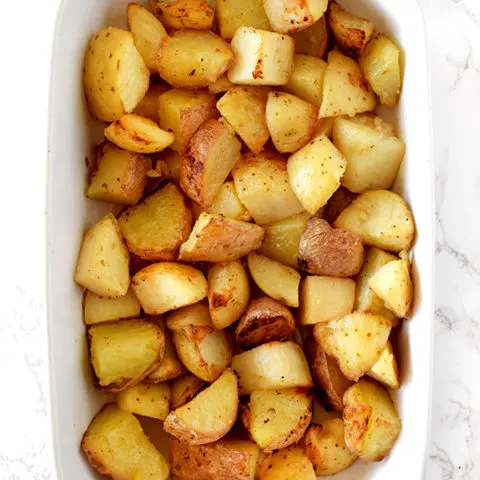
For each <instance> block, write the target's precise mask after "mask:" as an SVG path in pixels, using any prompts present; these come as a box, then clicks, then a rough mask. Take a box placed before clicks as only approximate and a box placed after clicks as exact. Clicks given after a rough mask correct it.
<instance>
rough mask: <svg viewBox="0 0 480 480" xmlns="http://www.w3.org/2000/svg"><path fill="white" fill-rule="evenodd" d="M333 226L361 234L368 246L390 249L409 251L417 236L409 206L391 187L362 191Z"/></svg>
mask: <svg viewBox="0 0 480 480" xmlns="http://www.w3.org/2000/svg"><path fill="white" fill-rule="evenodd" d="M334 226H335V227H338V228H346V229H347V230H350V231H351V232H354V233H356V234H358V235H360V236H361V237H362V241H363V243H364V244H365V245H370V246H372V247H378V248H381V249H383V250H387V251H389V252H400V251H401V250H409V249H410V247H411V246H412V243H413V239H414V237H415V223H414V220H413V214H412V211H411V210H410V207H409V206H408V205H407V203H406V202H405V200H403V198H402V197H401V196H400V195H397V194H396V193H393V192H390V191H388V190H372V191H370V192H365V193H362V194H361V195H360V196H358V197H357V198H356V199H355V200H354V201H353V202H352V203H351V204H350V206H348V207H347V208H346V209H345V210H344V211H343V212H342V213H341V214H340V215H339V216H338V218H337V219H336V220H335V223H334Z"/></svg>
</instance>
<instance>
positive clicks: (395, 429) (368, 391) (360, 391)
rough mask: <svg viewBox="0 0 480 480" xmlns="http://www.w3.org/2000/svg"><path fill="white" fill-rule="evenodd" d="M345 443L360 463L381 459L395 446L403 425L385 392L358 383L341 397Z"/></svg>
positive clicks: (365, 382) (366, 382)
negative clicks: (361, 461)
mask: <svg viewBox="0 0 480 480" xmlns="http://www.w3.org/2000/svg"><path fill="white" fill-rule="evenodd" d="M343 404H344V405H345V409H344V411H343V420H344V422H345V442H346V443H347V445H348V446H349V448H350V449H352V450H353V451H354V452H356V453H357V454H358V455H359V457H360V458H361V459H362V460H365V461H369V462H378V461H380V460H383V458H385V456H386V455H387V454H388V452H389V451H390V450H391V449H392V447H393V445H394V444H395V442H396V440H397V438H398V435H399V434H400V431H401V429H402V422H401V420H400V417H399V416H398V413H397V410H396V409H395V405H394V404H393V402H392V399H391V398H390V395H389V394H388V391H387V390H386V389H385V388H383V387H382V386H380V385H379V384H378V383H375V382H373V381H371V380H363V379H362V380H360V381H359V382H358V383H356V384H355V385H352V386H351V387H350V388H349V389H348V390H347V391H346V392H345V395H344V396H343Z"/></svg>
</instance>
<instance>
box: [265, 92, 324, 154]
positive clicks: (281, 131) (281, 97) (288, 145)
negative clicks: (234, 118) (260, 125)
mask: <svg viewBox="0 0 480 480" xmlns="http://www.w3.org/2000/svg"><path fill="white" fill-rule="evenodd" d="M317 116H318V108H317V107H314V106H313V105H311V104H310V103H307V102H305V101H304V100H302V99H300V98H298V97H296V96H295V95H290V94H289V93H283V92H270V93H269V94H268V101H267V108H266V119H267V127H268V131H269V132H270V135H271V136H272V142H273V145H274V146H275V148H276V149H277V151H278V152H280V153H291V152H295V151H297V150H298V149H300V148H302V147H303V146H304V145H305V144H306V143H308V141H309V140H310V138H311V136H312V134H313V130H314V129H315V126H316V124H317Z"/></svg>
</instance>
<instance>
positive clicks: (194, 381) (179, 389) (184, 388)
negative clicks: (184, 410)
mask: <svg viewBox="0 0 480 480" xmlns="http://www.w3.org/2000/svg"><path fill="white" fill-rule="evenodd" d="M206 385H207V382H205V381H203V380H202V379H201V378H198V377H196V376H195V375H192V374H190V373H189V374H187V375H184V376H183V377H180V378H177V379H175V380H174V381H173V383H172V384H171V385H170V391H171V394H172V397H171V401H170V403H171V407H172V408H178V407H181V406H182V405H184V404H185V403H187V402H189V401H190V400H191V399H192V398H193V397H194V396H195V395H196V394H197V393H198V392H200V391H201V390H203V388H204V387H205V386H206Z"/></svg>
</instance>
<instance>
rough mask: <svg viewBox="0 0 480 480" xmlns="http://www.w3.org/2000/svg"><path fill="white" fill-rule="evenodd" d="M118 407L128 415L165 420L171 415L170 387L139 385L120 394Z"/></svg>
mask: <svg viewBox="0 0 480 480" xmlns="http://www.w3.org/2000/svg"><path fill="white" fill-rule="evenodd" d="M117 405H118V406H119V407H120V408H121V409H122V410H123V411H125V412H128V413H135V414H136V415H142V416H144V417H150V418H157V419H158V420H165V419H166V418H167V415H168V414H169V413H170V387H169V386H168V385H167V384H166V383H163V384H161V385H146V384H144V383H138V384H137V385H135V386H133V387H130V388H127V389H126V390H123V391H122V392H120V393H119V394H118V396H117Z"/></svg>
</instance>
